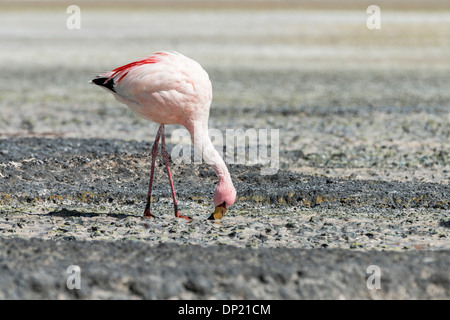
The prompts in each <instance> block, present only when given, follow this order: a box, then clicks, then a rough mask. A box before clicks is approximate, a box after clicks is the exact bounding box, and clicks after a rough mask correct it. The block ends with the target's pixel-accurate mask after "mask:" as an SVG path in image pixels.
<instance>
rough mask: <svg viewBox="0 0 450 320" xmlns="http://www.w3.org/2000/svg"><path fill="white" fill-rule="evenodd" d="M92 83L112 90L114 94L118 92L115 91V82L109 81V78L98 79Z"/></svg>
mask: <svg viewBox="0 0 450 320" xmlns="http://www.w3.org/2000/svg"><path fill="white" fill-rule="evenodd" d="M91 82H92V83H93V84H96V85H98V86H101V87H104V88H106V89H108V90H111V91H112V92H116V90H115V89H114V80H113V79H109V80H108V78H106V77H97V78H95V79H92V80H91Z"/></svg>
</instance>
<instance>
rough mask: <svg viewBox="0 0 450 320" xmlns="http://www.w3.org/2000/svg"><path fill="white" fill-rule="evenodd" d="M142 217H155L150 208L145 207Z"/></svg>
mask: <svg viewBox="0 0 450 320" xmlns="http://www.w3.org/2000/svg"><path fill="white" fill-rule="evenodd" d="M144 218H156V217H155V216H154V215H153V214H151V213H150V209H145V211H144Z"/></svg>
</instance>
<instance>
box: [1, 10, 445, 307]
mask: <svg viewBox="0 0 450 320" xmlns="http://www.w3.org/2000/svg"><path fill="white" fill-rule="evenodd" d="M64 9H65V8H64ZM37 12H38V14H36V13H35V12H27V11H9V12H3V11H2V13H0V16H1V17H0V43H1V45H2V48H5V50H4V51H2V53H0V58H1V59H0V61H1V62H0V65H1V67H2V86H1V87H0V107H1V113H0V138H1V139H0V242H1V245H0V248H1V249H0V268H1V270H2V277H1V278H0V288H1V290H0V292H1V295H0V298H4V299H5V298H7V299H8V298H19V299H22V298H32V299H35V298H52V299H54V298H69V299H72V298H82V299H95V298H137V299H140V298H150V299H154V298H156V299H167V298H171V299H176V298H179V299H198V298H201V299H209V298H216V299H229V298H231V299H242V298H245V299H251V298H253V299H298V298H333V299H334V298H349V299H354V298H356V299H358V298H361V299H366V298H368V299H371V298H375V299H376V298H381V299H411V298H416V299H417V298H418V299H422V298H444V299H448V297H449V296H450V295H449V290H450V289H449V288H450V286H449V278H450V277H449V272H448V268H447V267H446V266H448V257H449V255H448V250H449V249H450V240H449V239H450V203H449V199H450V187H449V182H450V180H449V179H450V174H449V173H450V163H449V152H450V144H449V136H450V131H449V128H450V126H449V123H450V113H449V106H450V91H449V89H448V85H447V83H449V81H450V79H449V74H450V73H449V72H448V71H449V69H450V64H449V60H448V59H447V57H446V52H448V48H449V46H450V44H449V42H448V39H450V34H449V30H450V28H449V24H450V20H449V19H448V14H446V13H445V12H442V13H441V12H433V11H430V12H414V11H413V12H386V13H385V14H383V20H382V21H383V27H382V29H381V30H379V32H378V33H376V32H377V31H373V30H367V29H366V28H365V19H366V13H365V11H364V12H359V11H357V10H354V11H341V12H339V14H337V13H336V12H333V11H308V12H304V11H301V10H293V11H285V10H275V11H269V10H258V11H254V12H249V11H245V10H242V11H233V10H224V11H212V10H205V11H194V10H191V11H187V12H182V11H177V10H162V11H161V10H159V11H157V12H156V11H151V10H149V11H133V10H129V12H128V13H129V14H127V15H126V16H124V15H123V13H120V12H119V11H96V10H84V9H83V7H82V20H81V21H82V28H81V29H80V30H68V29H67V28H66V27H65V19H66V17H67V15H66V13H65V10H62V13H61V12H60V11H58V10H57V9H54V10H39V11H37ZM24 21H25V23H24ZM269 21H270V23H269ZM112 22H114V23H112ZM148 30H152V31H155V32H151V33H150V34H149V32H148ZM100 40H101V41H100ZM118 43H126V45H125V46H124V45H121V46H118V45H117V44H118ZM143 43H149V45H148V46H143ZM112 49H114V50H112ZM160 49H174V50H177V51H180V52H183V53H185V54H186V55H188V56H191V57H193V58H195V59H196V60H199V61H200V62H201V63H202V65H204V67H205V68H206V69H207V71H208V73H209V74H210V77H211V80H212V82H213V87H214V101H213V106H212V109H211V116H210V128H213V129H217V130H220V132H223V133H224V135H225V132H226V129H242V130H247V129H256V130H259V129H277V130H279V170H278V171H277V173H276V174H274V175H266V176H264V175H261V174H260V173H261V165H260V164H256V165H251V164H250V163H249V162H247V163H246V164H229V167H230V171H231V175H232V178H233V181H234V182H235V184H236V189H237V191H238V200H237V202H236V204H235V205H234V206H233V207H232V209H230V210H229V211H228V212H227V216H226V218H225V219H223V220H222V221H218V222H211V221H207V220H206V217H208V215H209V214H210V213H211V211H212V209H213V208H212V201H211V200H212V197H213V192H214V185H215V183H216V178H215V174H214V172H213V171H211V170H210V168H209V167H208V166H207V165H205V164H201V165H193V164H183V163H180V164H173V166H172V170H173V175H174V179H175V188H176V191H177V196H178V198H179V201H180V208H181V210H182V213H183V214H187V215H190V216H192V217H193V218H194V220H193V221H191V222H189V223H187V222H185V221H178V220H176V219H174V218H173V217H172V208H173V207H172V202H171V199H170V191H169V187H168V185H167V182H166V180H167V178H166V175H165V173H164V169H163V166H162V164H161V161H160V162H159V163H158V170H157V174H156V185H155V186H154V193H153V196H154V197H153V204H152V212H153V213H154V214H156V215H157V216H158V218H156V219H151V220H148V219H144V218H142V217H141V215H142V211H143V207H144V200H145V194H146V186H147V184H148V174H149V170H150V155H149V152H150V149H151V142H152V139H153V136H154V134H155V132H156V129H157V125H156V124H152V123H148V122H146V121H144V120H142V119H139V118H137V117H136V116H134V115H133V114H132V113H131V111H129V110H128V109H127V108H126V107H124V106H121V105H119V104H118V103H117V102H116V101H115V100H114V99H113V98H112V97H111V96H110V95H107V94H106V93H105V92H103V91H102V90H98V88H95V87H92V86H90V85H89V84H88V83H87V82H88V80H90V79H91V77H92V76H94V75H95V74H96V73H98V72H101V71H104V70H107V69H111V68H113V67H116V66H118V65H120V64H123V63H126V62H128V61H129V60H132V59H136V58H140V57H142V56H145V55H147V54H149V53H151V52H153V51H156V50H160ZM12 52H14V54H11V53H12ZM68 61H70V63H68ZM175 129H179V127H177V126H169V127H167V135H168V140H169V141H171V144H170V145H169V150H172V148H173V147H174V146H175V145H176V144H177V142H178V141H177V139H176V138H175V135H174V130H175ZM170 138H172V139H170ZM215 143H216V146H217V147H218V148H219V149H220V148H221V147H223V146H221V145H220V144H218V141H215ZM224 151H225V154H226V152H227V149H224ZM232 151H233V150H228V152H232ZM149 262H151V268H152V270H153V271H154V273H153V274H152V275H148V273H147V272H146V270H147V269H146V265H147V264H148V263H149ZM73 264H75V265H79V266H80V267H81V270H82V281H83V289H82V290H76V291H71V290H68V289H67V288H66V286H65V279H66V277H67V273H66V268H67V267H68V266H69V265H73ZM371 264H375V265H378V266H379V267H380V268H381V270H382V276H381V283H382V288H381V289H380V290H375V291H374V290H369V289H367V286H366V278H367V274H366V269H367V267H368V266H369V265H371ZM211 265H213V266H214V267H213V268H211ZM17 266H21V268H17ZM175 266H180V267H179V269H177V268H176V267H175ZM324 274H327V275H330V276H329V277H324V276H323V275H324Z"/></svg>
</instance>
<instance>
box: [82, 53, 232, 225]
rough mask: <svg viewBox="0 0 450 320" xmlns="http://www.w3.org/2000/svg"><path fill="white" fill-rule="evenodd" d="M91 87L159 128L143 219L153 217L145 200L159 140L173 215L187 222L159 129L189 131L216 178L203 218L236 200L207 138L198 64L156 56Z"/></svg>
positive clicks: (204, 82) (207, 97)
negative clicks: (109, 94) (211, 205)
mask: <svg viewBox="0 0 450 320" xmlns="http://www.w3.org/2000/svg"><path fill="white" fill-rule="evenodd" d="M91 83H94V84H96V85H99V86H101V87H103V88H105V89H106V90H108V91H109V92H112V93H113V95H114V97H115V98H116V99H117V100H118V101H120V102H122V103H124V104H126V105H127V106H128V107H129V108H130V109H131V110H133V111H134V112H135V113H136V114H137V115H139V116H140V117H142V118H144V119H147V120H150V121H153V122H156V123H159V124H160V126H159V129H158V133H157V134H156V138H155V142H154V143H153V147H152V167H151V172H150V182H149V188H148V193H147V204H146V206H145V210H144V217H154V215H153V214H151V213H150V202H151V200H150V199H151V193H152V184H153V175H154V170H155V160H156V156H157V155H158V143H159V140H160V138H161V153H162V156H163V159H164V163H165V166H166V170H167V175H168V177H169V182H170V188H171V190H172V198H173V203H174V208H175V216H176V217H178V218H184V219H187V220H190V219H191V218H190V217H187V216H183V215H181V214H180V212H179V211H178V205H177V199H176V196H175V189H174V186H173V181H172V175H171V173H170V166H169V153H168V152H167V150H166V143H165V133H164V125H166V124H181V125H183V126H184V127H185V128H186V129H187V130H188V131H189V133H190V135H191V140H192V142H193V144H194V150H195V152H200V154H201V155H202V159H204V160H205V161H206V163H208V164H210V165H211V166H212V168H213V169H214V170H215V172H216V174H217V176H218V179H219V183H218V185H217V187H216V192H215V194H214V205H215V207H216V208H215V210H214V212H213V214H211V216H210V217H209V218H208V219H212V220H216V219H221V218H222V217H223V216H224V214H225V212H226V210H227V208H228V207H230V206H231V205H233V203H234V201H235V200H236V190H235V188H234V186H233V182H232V181H231V177H230V173H229V172H228V169H227V166H226V165H225V162H224V161H223V159H222V157H221V156H220V155H219V153H218V152H217V150H216V149H215V148H214V146H213V144H212V143H211V139H210V138H209V135H208V118H209V107H210V105H211V100H212V86H211V81H210V80H209V77H208V74H207V73H206V71H205V70H203V68H202V67H201V66H200V64H198V63H197V62H196V61H194V60H192V59H189V58H187V57H185V56H184V55H182V54H180V53H177V52H165V51H164V52H157V53H155V54H154V55H152V56H149V57H146V58H143V59H141V60H137V61H134V62H131V63H129V64H126V65H124V66H121V67H118V68H116V69H114V70H112V71H110V72H106V73H103V74H101V75H98V76H97V77H96V78H95V79H93V80H92V81H91Z"/></svg>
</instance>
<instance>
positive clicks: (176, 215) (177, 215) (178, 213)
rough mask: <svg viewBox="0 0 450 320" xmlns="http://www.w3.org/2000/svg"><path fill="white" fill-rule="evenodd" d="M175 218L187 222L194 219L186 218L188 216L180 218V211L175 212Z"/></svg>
mask: <svg viewBox="0 0 450 320" xmlns="http://www.w3.org/2000/svg"><path fill="white" fill-rule="evenodd" d="M175 217H176V218H182V219H186V220H187V221H191V220H194V219H192V218H191V217H188V216H182V215H181V213H180V211H177V212H176V213H175Z"/></svg>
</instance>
